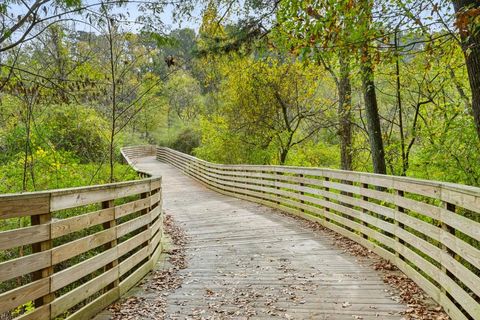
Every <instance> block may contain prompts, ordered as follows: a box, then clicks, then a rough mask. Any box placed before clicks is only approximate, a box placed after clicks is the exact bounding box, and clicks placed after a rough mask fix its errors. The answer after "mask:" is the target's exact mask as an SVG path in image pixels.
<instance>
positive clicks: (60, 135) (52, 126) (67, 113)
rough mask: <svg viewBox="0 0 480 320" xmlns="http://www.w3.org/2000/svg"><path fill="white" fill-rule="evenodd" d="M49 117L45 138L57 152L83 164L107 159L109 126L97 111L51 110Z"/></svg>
mask: <svg viewBox="0 0 480 320" xmlns="http://www.w3.org/2000/svg"><path fill="white" fill-rule="evenodd" d="M46 116H47V117H48V122H47V121H45V122H44V123H45V130H46V138H47V139H48V140H49V141H50V142H51V143H52V144H53V146H54V147H55V149H57V150H59V149H61V150H68V151H71V152H73V153H74V155H75V156H76V158H78V159H80V161H81V162H83V163H86V162H100V161H102V160H103V159H104V158H105V152H106V150H107V142H108V140H107V137H108V122H107V121H106V120H105V119H104V118H102V117H101V116H100V115H99V113H98V112H97V111H96V110H94V109H93V108H89V107H84V106H79V105H61V106H51V107H50V108H49V109H48V112H47V113H46Z"/></svg>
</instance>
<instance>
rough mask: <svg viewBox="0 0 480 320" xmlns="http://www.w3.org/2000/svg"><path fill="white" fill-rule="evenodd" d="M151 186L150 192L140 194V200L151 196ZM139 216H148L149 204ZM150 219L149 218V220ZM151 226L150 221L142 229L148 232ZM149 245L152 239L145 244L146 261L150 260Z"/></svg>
mask: <svg viewBox="0 0 480 320" xmlns="http://www.w3.org/2000/svg"><path fill="white" fill-rule="evenodd" d="M151 190H152V185H151V184H150V191H148V192H144V193H142V194H140V198H141V199H147V198H149V197H150V195H151V194H152V191H151ZM140 213H141V215H146V214H149V213H150V204H149V205H148V207H147V208H145V209H143V210H142V211H141V212H140ZM150 219H151V218H150ZM151 225H152V222H151V221H150V222H149V223H148V224H147V225H146V226H145V227H144V229H145V230H149V229H150V227H151ZM151 243H152V237H149V238H148V241H147V244H146V246H147V247H148V260H150V258H151V257H152V252H151V251H150V246H151Z"/></svg>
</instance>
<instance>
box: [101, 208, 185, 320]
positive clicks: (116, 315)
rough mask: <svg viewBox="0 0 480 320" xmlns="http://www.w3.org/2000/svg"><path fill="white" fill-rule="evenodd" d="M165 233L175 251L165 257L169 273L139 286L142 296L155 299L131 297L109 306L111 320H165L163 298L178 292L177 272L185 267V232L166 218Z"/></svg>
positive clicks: (157, 274) (161, 272)
mask: <svg viewBox="0 0 480 320" xmlns="http://www.w3.org/2000/svg"><path fill="white" fill-rule="evenodd" d="M164 231H165V233H166V234H168V235H169V236H170V238H171V239H172V243H173V245H174V248H172V249H171V250H170V251H169V253H168V260H167V261H168V263H169V264H170V265H171V266H170V267H169V268H168V269H162V270H155V271H153V274H151V276H150V277H149V281H144V282H143V283H141V284H140V288H141V289H142V290H143V291H145V292H155V293H157V294H155V295H154V297H155V298H153V299H152V298H144V297H137V296H131V297H129V298H127V299H125V300H121V301H119V302H117V303H115V304H112V305H111V306H110V307H109V308H108V309H109V311H110V312H112V319H113V320H120V319H127V320H128V319H164V318H165V316H166V308H167V304H166V296H168V294H169V293H171V292H173V291H174V290H175V289H177V288H179V287H180V286H181V285H182V282H183V276H181V275H180V274H179V271H180V270H182V269H185V268H186V267H187V259H186V255H185V245H186V244H187V237H186V235H185V232H184V231H183V230H182V229H181V228H180V227H179V226H178V225H176V224H175V221H174V219H173V217H172V216H170V215H165V219H164Z"/></svg>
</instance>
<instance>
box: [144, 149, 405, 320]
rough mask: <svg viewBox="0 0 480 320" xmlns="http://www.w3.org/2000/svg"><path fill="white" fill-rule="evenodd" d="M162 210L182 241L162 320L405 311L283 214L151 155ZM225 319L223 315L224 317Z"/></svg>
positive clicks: (370, 275) (366, 272) (365, 272)
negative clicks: (182, 259) (182, 263)
mask: <svg viewBox="0 0 480 320" xmlns="http://www.w3.org/2000/svg"><path fill="white" fill-rule="evenodd" d="M136 166H137V167H138V168H139V169H140V170H142V171H145V172H148V173H152V174H154V175H162V177H163V194H164V208H165V211H166V213H167V214H170V215H172V216H173V217H174V218H175V220H176V221H177V222H178V223H179V224H180V225H181V226H182V227H183V228H184V229H185V231H186V233H187V235H188V236H189V244H188V246H187V251H186V254H187V261H188V267H187V268H186V269H184V270H182V271H181V272H182V273H183V275H184V283H183V285H182V286H181V287H180V288H178V289H177V290H176V291H175V292H174V293H173V294H170V295H169V296H168V297H167V303H168V307H167V315H168V318H169V319H185V318H189V317H192V316H197V317H198V316H199V315H200V316H201V317H202V318H205V319H210V318H211V319H224V318H229V317H230V316H231V315H234V316H236V317H234V318H236V319H247V318H248V319H253V318H258V319H261V318H265V319H272V318H283V319H401V318H402V315H401V314H400V312H401V311H403V310H405V309H406V306H404V305H402V304H400V303H398V302H395V301H394V300H393V299H391V298H390V297H389V293H388V291H389V289H390V288H389V287H387V286H386V285H385V284H384V283H383V282H382V280H381V277H380V275H379V274H378V273H377V272H376V271H374V270H373V269H372V268H371V267H369V266H365V265H362V263H361V262H359V261H358V260H357V259H356V258H355V257H353V256H351V255H349V254H346V253H343V252H342V250H340V249H338V248H336V247H334V246H333V245H332V242H333V239H332V238H331V236H330V235H327V234H322V233H321V232H314V231H312V230H310V229H307V228H305V227H304V226H302V225H300V224H298V223H295V222H296V221H295V220H294V219H292V218H290V217H288V216H284V215H280V214H278V213H275V212H273V211H274V210H272V209H270V208H266V207H264V206H261V205H258V204H254V203H251V202H247V201H243V200H239V199H235V198H231V197H227V196H224V195H221V194H219V193H216V192H214V191H211V190H209V189H207V188H206V187H204V186H203V185H201V184H200V183H198V182H196V181H194V180H193V179H191V178H189V177H187V176H185V175H183V174H182V173H181V172H180V171H179V170H178V169H175V168H174V167H172V166H170V165H168V164H165V163H161V162H158V161H156V160H155V159H154V158H153V157H147V158H141V159H138V160H137V163H136ZM229 315H230V316H229Z"/></svg>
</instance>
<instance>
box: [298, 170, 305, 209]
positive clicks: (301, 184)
mask: <svg viewBox="0 0 480 320" xmlns="http://www.w3.org/2000/svg"><path fill="white" fill-rule="evenodd" d="M299 176H300V178H303V177H304V175H303V173H300V175H299ZM303 186H305V184H304V183H303V182H300V187H303ZM300 194H301V195H302V196H303V195H305V192H303V191H300ZM300 203H301V204H305V201H304V200H303V199H302V200H300ZM300 210H301V211H302V212H305V209H304V208H302V209H300Z"/></svg>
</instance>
